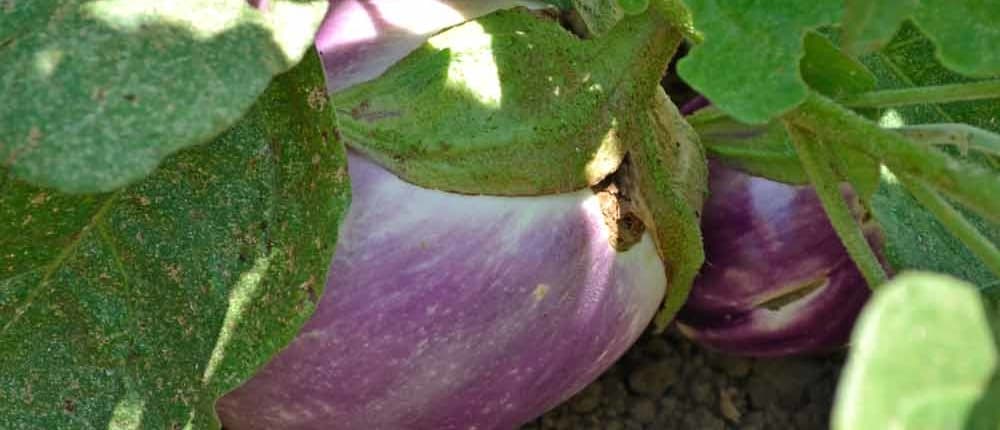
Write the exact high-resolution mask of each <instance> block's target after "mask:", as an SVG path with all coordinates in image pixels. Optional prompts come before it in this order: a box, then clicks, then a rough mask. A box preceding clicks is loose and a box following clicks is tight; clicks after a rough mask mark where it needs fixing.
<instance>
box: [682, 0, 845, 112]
mask: <svg viewBox="0 0 1000 430" xmlns="http://www.w3.org/2000/svg"><path fill="white" fill-rule="evenodd" d="M687 4H688V5H689V6H690V8H691V12H692V13H693V15H694V24H695V27H696V28H697V29H698V30H699V31H701V32H702V33H703V34H704V42H702V43H701V44H699V45H696V46H695V47H694V48H692V50H691V52H690V53H689V55H688V56H687V57H685V58H684V59H682V60H681V61H680V63H679V64H678V68H677V70H678V72H679V73H680V75H681V77H683V78H684V80H685V81H686V82H687V83H688V84H690V85H691V86H692V87H693V88H694V89H695V90H697V91H698V92H700V93H702V94H704V95H705V96H706V97H708V99H709V100H712V102H713V103H714V104H716V105H717V106H718V107H719V108H720V109H722V110H723V111H725V112H726V113H728V114H729V115H731V116H733V117H734V118H736V119H737V120H740V121H742V122H745V123H749V124H762V123H765V122H767V121H768V120H769V119H771V118H774V117H776V116H778V115H780V114H781V113H783V112H785V111H788V110H789V109H792V108H793V107H795V106H796V105H798V104H799V103H801V102H802V101H803V100H805V96H806V91H807V87H806V84H805V82H804V81H803V80H802V77H801V76H800V75H799V59H800V58H802V55H803V49H804V48H803V36H804V34H805V32H806V31H808V30H810V29H815V28H818V27H820V26H824V25H829V24H833V23H836V22H838V21H839V20H840V13H841V6H842V4H843V3H842V2H841V1H835V0H819V1H814V2H802V1H795V0H780V1H771V2H758V1H752V0H727V1H719V0H691V1H688V2H687ZM776 11H780V13H776Z"/></svg>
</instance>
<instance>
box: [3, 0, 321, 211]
mask: <svg viewBox="0 0 1000 430" xmlns="http://www.w3.org/2000/svg"><path fill="white" fill-rule="evenodd" d="M7 4H8V6H7V7H10V6H12V7H13V10H8V11H4V12H3V13H0V64H3V65H4V67H3V68H2V69H0V94H3V97H4V99H5V102H4V103H0V166H2V167H4V168H6V169H9V170H10V172H11V173H13V174H14V176H15V177H17V178H19V179H21V180H24V181H27V182H28V183H31V184H34V185H39V186H48V187H54V188H57V189H59V190H61V191H63V192H70V193H84V192H104V191H110V190H113V189H115V188H118V187H120V186H123V185H125V184H128V183H132V182H134V181H136V180H138V179H141V178H142V177H144V176H146V175H147V174H149V173H150V172H152V171H153V169H155V167H156V166H157V165H158V164H159V163H160V161H161V160H162V159H163V158H164V157H166V156H168V155H170V154H172V153H174V152H175V151H177V150H180V149H182V148H186V147H189V146H192V145H196V144H200V143H204V142H207V141H209V140H210V139H212V138H214V137H215V136H217V135H219V134H220V133H222V132H223V131H224V130H226V129H227V128H229V126H230V125H231V124H232V123H234V122H235V121H236V120H237V119H239V117H240V116H241V115H242V114H243V113H244V112H245V111H246V110H247V108H249V107H250V105H251V104H252V103H253V101H254V99H255V98H256V97H257V96H258V95H259V94H260V93H261V92H262V91H263V90H264V88H265V87H266V86H267V84H268V82H269V81H270V80H271V77H272V76H274V75H276V74H278V73H281V72H283V71H285V70H288V68H290V67H291V66H292V65H294V64H295V63H297V62H298V61H299V59H300V58H301V57H302V55H303V53H304V52H305V51H306V49H307V48H309V46H310V43H311V42H312V39H313V35H314V31H315V29H316V27H317V26H318V25H319V21H320V19H321V18H322V16H323V11H324V10H325V8H326V2H324V1H315V2H312V3H303V4H298V3H290V2H285V1H281V2H271V3H270V5H269V6H268V10H267V12H266V13H263V12H260V11H257V10H255V9H253V8H251V7H249V6H248V5H247V4H246V2H244V1H243V0H213V1H207V2H206V1H193V0H185V1H173V2H156V1H129V0H96V1H87V2H80V1H69V0H36V1H19V2H7ZM9 101H15V102H13V103H11V102H9Z"/></svg>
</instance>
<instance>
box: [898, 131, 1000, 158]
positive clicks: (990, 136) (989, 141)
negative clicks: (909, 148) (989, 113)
mask: <svg viewBox="0 0 1000 430" xmlns="http://www.w3.org/2000/svg"><path fill="white" fill-rule="evenodd" d="M893 130H895V131H897V132H899V133H900V134H902V135H903V136H906V137H907V138H909V139H913V140H915V141H917V142H923V143H928V144H931V145H954V146H957V147H958V149H959V150H960V151H962V155H965V154H967V153H968V152H969V150H970V149H971V150H973V151H976V152H981V153H983V154H989V155H996V156H1000V135H998V134H996V133H992V132H989V131H986V130H983V129H981V128H977V127H973V126H971V125H968V124H950V123H941V124H915V125H908V126H904V127H899V128H894V129H893Z"/></svg>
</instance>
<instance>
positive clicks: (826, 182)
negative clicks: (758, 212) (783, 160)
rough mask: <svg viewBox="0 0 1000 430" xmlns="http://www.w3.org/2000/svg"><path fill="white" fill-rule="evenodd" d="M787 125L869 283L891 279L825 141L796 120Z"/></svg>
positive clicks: (830, 215) (829, 213)
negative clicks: (843, 186) (853, 210)
mask: <svg viewBox="0 0 1000 430" xmlns="http://www.w3.org/2000/svg"><path fill="white" fill-rule="evenodd" d="M785 127H786V128H787V129H788V134H789V136H791V141H792V145H793V146H794V147H795V151H796V152H797V153H798V155H799V160H800V161H801V162H802V169H803V170H805V172H806V175H807V176H808V177H809V180H810V182H812V185H813V188H815V190H816V195H817V196H818V197H819V200H820V203H821V204H822V205H823V210H824V211H826V215H827V217H828V218H829V219H830V224H832V225H833V229H834V231H836V232H837V236H839V237H840V241H841V242H843V244H844V248H846V249H847V254H848V255H850V256H851V259H852V260H854V263H855V264H857V266H858V269H860V270H861V274H862V275H863V276H864V278H865V281H867V282H868V286H869V287H871V288H872V289H874V288H875V287H878V286H879V285H881V284H882V283H884V282H885V281H886V280H887V279H888V276H887V275H886V273H885V269H883V268H882V264H881V263H879V261H878V258H877V257H876V256H875V252H874V251H873V250H872V248H871V245H869V244H868V240H867V239H865V234H864V232H863V231H862V230H861V225H860V224H858V222H857V220H856V219H855V218H854V216H852V215H851V210H850V208H849V207H848V206H847V202H846V201H844V197H843V195H842V194H841V193H840V180H839V178H838V177H837V174H836V172H835V171H834V169H833V165H831V164H830V163H829V161H826V160H828V159H829V157H828V155H829V150H828V149H827V147H826V145H825V144H824V143H823V141H821V140H819V139H810V138H809V137H808V136H806V135H805V133H804V131H803V130H801V129H799V128H798V127H796V126H795V125H794V124H790V123H788V122H786V123H785Z"/></svg>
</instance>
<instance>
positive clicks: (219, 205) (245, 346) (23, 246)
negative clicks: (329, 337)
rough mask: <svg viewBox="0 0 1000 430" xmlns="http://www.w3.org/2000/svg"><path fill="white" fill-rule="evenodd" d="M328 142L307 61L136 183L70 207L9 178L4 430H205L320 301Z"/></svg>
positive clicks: (332, 148) (1, 288) (330, 169)
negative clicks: (229, 122)
mask: <svg viewBox="0 0 1000 430" xmlns="http://www.w3.org/2000/svg"><path fill="white" fill-rule="evenodd" d="M334 134H335V120H334V117H333V115H332V112H331V108H330V106H329V105H328V104H326V98H325V89H324V87H323V74H322V71H321V69H320V65H319V61H318V59H317V58H316V56H315V53H313V54H311V55H308V56H307V60H306V61H303V62H302V64H301V65H300V66H299V67H296V68H294V69H293V70H292V71H290V72H288V73H286V74H283V75H281V76H279V77H277V78H276V79H275V80H274V82H273V83H272V84H271V86H270V87H269V88H268V89H267V90H266V91H265V92H264V94H263V95H262V96H261V97H260V98H259V99H258V102H257V103H256V104H255V105H254V106H253V107H252V108H251V109H250V111H249V113H248V114H247V115H246V116H245V117H244V118H243V119H242V120H241V121H239V122H238V123H237V124H236V125H235V126H234V127H233V128H231V129H230V130H228V131H226V132H225V133H224V134H222V135H221V136H220V137H218V138H217V139H216V140H214V141H213V142H212V143H211V144H210V145H201V146H198V147H195V148H189V149H186V150H183V151H180V152H178V153H176V154H173V155H171V156H170V157H168V158H167V159H166V160H164V162H163V163H162V165H161V166H160V167H159V168H158V169H157V170H156V171H155V172H154V173H153V174H152V175H150V176H149V177H147V178H146V179H145V180H143V181H140V182H138V183H135V184H133V185H130V186H128V187H125V188H122V189H119V190H116V191H115V192H112V193H105V194H100V195H82V196H81V195H68V194H62V193H59V192H56V191H53V190H51V189H43V188H38V187H35V186H33V185H29V184H27V183H25V182H22V181H17V180H10V179H8V180H7V182H6V183H5V184H4V185H3V187H4V189H3V192H2V193H0V351H3V353H2V354H0V428H5V429H17V428H46V429H75V428H100V429H133V428H156V429H170V428H196V429H203V428H206V429H210V428H218V423H217V422H216V418H215V413H214V403H215V400H216V399H217V398H218V397H219V396H220V395H221V394H222V393H224V392H226V391H228V390H230V389H232V388H234V387H236V386H237V385H239V384H240V383H242V382H243V381H244V380H246V379H247V378H249V377H250V376H251V375H252V374H253V373H254V372H255V370H256V369H257V368H258V367H259V366H261V365H262V364H263V363H265V362H266V360H267V359H269V358H270V357H271V356H272V355H273V354H274V353H276V352H277V351H278V350H279V349H280V348H281V347H283V346H284V345H285V344H286V343H287V342H288V341H289V340H291V338H292V337H293V336H294V335H295V334H296V332H297V331H298V329H299V327H300V326H301V324H303V323H304V322H305V320H306V319H307V318H308V317H309V316H310V315H311V314H312V311H313V309H314V308H315V304H316V302H317V300H318V298H319V296H320V294H322V293H323V288H324V285H325V282H324V280H325V279H326V272H327V269H328V266H329V261H330V256H331V254H332V253H333V249H334V245H335V243H336V238H337V230H338V228H339V219H340V217H341V216H342V214H343V213H344V211H345V209H346V207H347V205H348V201H349V198H350V194H349V186H348V185H349V184H348V181H347V176H346V160H345V154H344V151H343V148H342V146H340V145H339V144H338V142H336V141H335V140H333V137H332V136H334ZM3 173H6V172H3ZM0 177H5V175H4V176H0Z"/></svg>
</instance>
